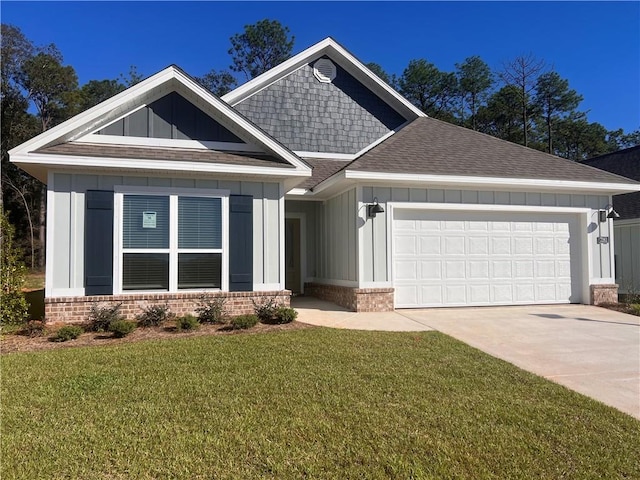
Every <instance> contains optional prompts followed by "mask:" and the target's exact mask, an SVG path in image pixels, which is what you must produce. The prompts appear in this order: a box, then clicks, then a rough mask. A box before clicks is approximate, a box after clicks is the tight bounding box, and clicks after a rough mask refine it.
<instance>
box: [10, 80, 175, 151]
mask: <svg viewBox="0 0 640 480" xmlns="http://www.w3.org/2000/svg"><path fill="white" fill-rule="evenodd" d="M175 71H176V69H175V67H168V68H165V69H164V70H162V71H160V72H158V73H156V74H155V75H152V76H151V77H149V78H147V79H146V80H143V81H142V82H140V83H138V84H137V85H134V86H133V87H130V88H128V89H127V90H125V91H123V92H120V93H119V94H117V95H115V96H113V97H111V98H109V99H107V100H105V101H104V102H102V103H99V104H98V105H96V106H95V107H92V108H90V109H88V110H85V111H84V112H82V113H79V114H78V115H76V116H74V117H72V118H70V119H69V120H67V121H65V122H62V123H61V124H60V125H57V126H55V127H53V128H51V129H50V130H47V131H46V132H43V133H41V134H40V135H37V136H36V137H34V138H32V139H31V140H27V141H26V142H24V143H22V144H21V145H18V146H17V147H15V148H13V149H11V150H9V155H11V156H13V155H15V154H17V153H22V152H28V151H32V150H38V149H39V148H42V147H44V146H46V145H48V144H50V143H52V142H54V141H56V140H59V139H62V138H65V137H66V136H68V135H70V134H72V133H73V132H75V131H77V130H81V131H91V130H93V129H94V124H95V123H96V122H95V121H96V120H97V119H100V118H103V117H105V116H107V114H109V113H111V114H113V112H118V114H120V112H124V111H128V110H129V109H128V108H126V107H127V106H128V105H132V103H133V101H134V100H135V99H137V98H138V97H140V96H142V95H144V94H145V93H147V92H149V91H150V90H153V89H154V88H157V87H159V86H160V85H162V84H163V83H166V82H168V81H170V80H171V79H172V78H174V72H175Z"/></svg>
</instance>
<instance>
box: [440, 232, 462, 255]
mask: <svg viewBox="0 0 640 480" xmlns="http://www.w3.org/2000/svg"><path fill="white" fill-rule="evenodd" d="M443 240H444V253H445V254H446V255H464V254H465V249H464V241H465V237H463V236H460V237H453V236H451V237H448V236H447V237H443Z"/></svg>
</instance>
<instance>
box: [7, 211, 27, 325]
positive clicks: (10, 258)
mask: <svg viewBox="0 0 640 480" xmlns="http://www.w3.org/2000/svg"><path fill="white" fill-rule="evenodd" d="M14 234H15V229H14V227H13V225H11V223H9V220H8V219H7V216H6V215H5V213H4V212H0V244H1V246H2V248H1V254H0V325H20V324H21V323H22V322H24V321H25V319H26V318H27V315H28V310H29V305H28V303H27V301H26V300H25V298H24V294H23V293H22V287H23V286H24V280H25V275H26V267H25V266H24V263H23V262H22V261H21V260H20V251H19V249H18V247H17V246H16V245H15V243H14Z"/></svg>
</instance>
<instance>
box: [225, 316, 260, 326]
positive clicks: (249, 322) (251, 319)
mask: <svg viewBox="0 0 640 480" xmlns="http://www.w3.org/2000/svg"><path fill="white" fill-rule="evenodd" d="M230 323H231V327H232V328H233V329H234V330H246V329H247V328H251V327H255V326H256V325H257V324H258V316H257V315H253V314H251V313H250V314H247V315H239V316H237V317H234V318H232V319H231V322H230Z"/></svg>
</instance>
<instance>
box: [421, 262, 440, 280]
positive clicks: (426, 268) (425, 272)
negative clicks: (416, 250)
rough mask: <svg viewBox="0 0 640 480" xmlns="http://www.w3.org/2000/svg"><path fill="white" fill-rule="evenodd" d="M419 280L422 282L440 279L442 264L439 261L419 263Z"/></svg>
mask: <svg viewBox="0 0 640 480" xmlns="http://www.w3.org/2000/svg"><path fill="white" fill-rule="evenodd" d="M420 278H421V279H422V280H440V279H442V262H441V261H440V260H427V261H421V262H420Z"/></svg>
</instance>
